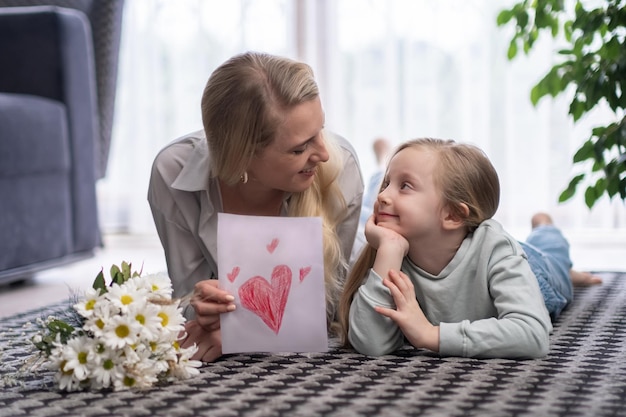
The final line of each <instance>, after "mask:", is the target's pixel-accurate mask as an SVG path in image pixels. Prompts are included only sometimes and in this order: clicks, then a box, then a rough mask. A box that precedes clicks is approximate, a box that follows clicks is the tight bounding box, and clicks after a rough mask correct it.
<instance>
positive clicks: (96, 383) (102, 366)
mask: <svg viewBox="0 0 626 417" xmlns="http://www.w3.org/2000/svg"><path fill="white" fill-rule="evenodd" d="M101 349H102V350H101V352H98V354H97V360H96V364H95V365H94V366H93V367H92V369H91V375H92V380H91V385H92V388H96V389H99V388H109V387H112V386H113V383H114V381H116V380H118V379H121V378H123V376H124V367H123V364H124V356H123V355H122V354H121V353H122V352H121V351H118V350H114V349H109V348H107V347H106V346H104V345H102V346H101Z"/></svg>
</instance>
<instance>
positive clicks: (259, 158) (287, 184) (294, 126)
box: [248, 97, 328, 193]
mask: <svg viewBox="0 0 626 417" xmlns="http://www.w3.org/2000/svg"><path fill="white" fill-rule="evenodd" d="M324 121H325V118H324V111H323V110H322V104H321V102H320V99H319V97H318V98H315V99H313V100H309V101H306V102H304V103H301V104H298V105H296V106H295V107H293V108H291V109H289V110H288V111H287V112H286V113H285V114H284V119H283V123H282V124H281V125H279V127H278V130H277V133H276V137H275V138H274V140H273V141H272V142H271V143H270V144H269V145H268V146H267V147H265V149H263V150H262V151H261V152H260V153H259V154H258V155H256V156H255V157H254V158H253V159H252V161H251V163H250V165H249V166H248V175H249V176H250V180H251V181H255V183H258V184H259V185H263V186H265V187H267V188H270V189H274V190H281V191H285V192H292V193H296V192H301V191H304V190H306V189H307V188H309V187H310V186H311V184H313V180H314V179H315V175H316V171H317V167H318V165H319V164H320V163H322V162H326V161H328V151H327V149H326V145H325V143H324V140H323V138H322V134H321V132H322V129H323V127H324Z"/></svg>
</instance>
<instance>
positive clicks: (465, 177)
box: [339, 138, 500, 346]
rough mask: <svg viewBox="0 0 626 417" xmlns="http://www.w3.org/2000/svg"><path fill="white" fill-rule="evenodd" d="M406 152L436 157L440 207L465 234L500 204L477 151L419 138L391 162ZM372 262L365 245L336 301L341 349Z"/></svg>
mask: <svg viewBox="0 0 626 417" xmlns="http://www.w3.org/2000/svg"><path fill="white" fill-rule="evenodd" d="M406 148H422V149H428V150H430V151H433V152H435V153H436V155H437V156H438V158H439V159H438V161H437V162H438V163H437V166H436V168H435V172H434V173H433V178H434V182H435V186H436V187H437V189H438V190H439V192H440V193H441V197H442V204H443V206H444V207H447V208H448V209H450V210H451V211H452V212H453V213H455V214H456V215H457V216H458V217H459V218H461V219H463V222H464V224H465V227H466V229H467V231H468V233H469V232H472V231H473V230H474V229H476V227H478V225H480V223H482V222H483V221H484V220H486V219H489V218H491V217H493V215H494V214H495V213H496V210H497V209H498V204H499V203H500V182H499V179H498V173H497V172H496V170H495V168H494V167H493V165H492V164H491V162H490V161H489V158H487V156H486V155H485V153H484V152H483V151H482V150H481V149H480V148H478V147H476V146H473V145H470V144H464V143H457V142H455V141H453V140H443V139H432V138H421V139H414V140H410V141H407V142H405V143H403V144H402V145H400V146H399V147H398V148H397V149H396V150H395V151H394V153H393V155H392V157H391V159H393V156H395V155H396V154H398V152H400V151H402V150H403V149H406ZM391 159H390V160H391ZM462 204H463V205H465V206H467V208H468V209H469V212H467V211H466V210H464V209H463V208H462ZM375 259H376V250H375V249H374V248H373V247H371V246H370V245H369V244H367V245H365V247H364V248H363V250H362V252H361V254H360V256H359V258H358V259H357V260H356V262H355V263H354V266H353V267H352V269H351V271H350V274H349V275H348V278H347V279H346V284H345V286H344V289H343V292H342V294H341V298H340V301H339V324H340V327H341V341H342V343H343V344H344V346H349V341H348V330H349V315H350V305H351V304H352V299H353V298H354V294H355V293H356V292H357V291H358V289H359V287H360V286H361V284H362V281H363V279H364V278H365V277H366V276H367V273H368V270H369V269H370V268H371V267H372V265H373V264H374V261H375Z"/></svg>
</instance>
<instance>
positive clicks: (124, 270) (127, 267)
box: [122, 261, 131, 281]
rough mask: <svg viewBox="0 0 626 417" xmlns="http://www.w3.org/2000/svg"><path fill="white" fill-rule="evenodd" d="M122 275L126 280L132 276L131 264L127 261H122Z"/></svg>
mask: <svg viewBox="0 0 626 417" xmlns="http://www.w3.org/2000/svg"><path fill="white" fill-rule="evenodd" d="M122 276H123V277H124V281H127V280H128V279H129V278H130V276H131V273H130V264H129V263H127V262H126V261H122Z"/></svg>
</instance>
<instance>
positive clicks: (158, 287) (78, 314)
mask: <svg viewBox="0 0 626 417" xmlns="http://www.w3.org/2000/svg"><path fill="white" fill-rule="evenodd" d="M110 273H111V281H110V283H109V284H108V285H107V282H106V280H105V278H104V273H103V272H102V271H100V273H99V274H98V275H97V277H96V279H95V281H94V284H93V288H91V289H89V290H87V291H86V292H85V294H84V296H82V297H75V298H76V300H75V302H74V303H73V306H72V308H71V309H69V310H68V311H66V312H64V314H62V315H61V316H62V317H48V318H45V319H44V318H41V319H39V320H38V323H37V324H38V328H39V330H38V331H37V333H36V334H35V335H34V336H33V338H32V342H33V344H34V346H35V347H36V349H37V351H38V359H37V361H38V362H39V365H43V366H45V368H47V369H51V370H54V371H55V372H56V373H55V380H56V382H57V383H58V384H59V388H60V389H62V390H67V391H76V390H82V389H114V390H125V389H131V388H147V387H151V386H152V385H154V384H156V383H159V382H168V381H173V380H176V379H186V378H189V377H191V376H194V375H197V374H198V373H199V370H198V369H197V368H198V367H199V366H200V364H201V363H200V362H199V361H194V360H191V357H192V355H193V354H194V353H195V352H196V350H197V347H196V346H195V345H194V346H191V347H189V348H186V349H183V348H181V347H180V345H179V343H178V342H179V334H181V332H182V331H183V330H184V322H185V318H184V316H183V314H182V307H180V301H179V300H173V299H172V286H171V282H170V279H169V278H168V276H167V275H165V274H152V275H144V276H142V275H141V274H140V273H137V272H131V265H130V264H128V263H126V262H122V264H121V267H118V266H116V265H113V266H112V267H111V272H110Z"/></svg>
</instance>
